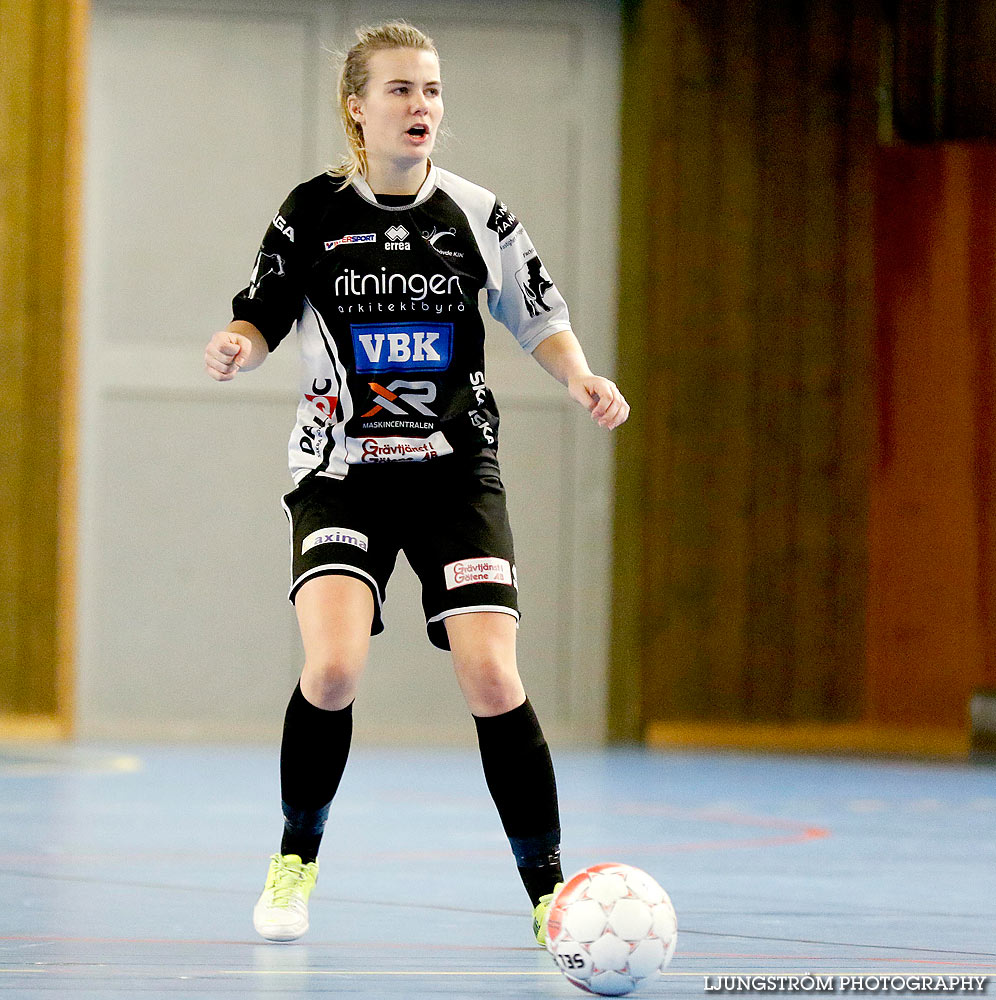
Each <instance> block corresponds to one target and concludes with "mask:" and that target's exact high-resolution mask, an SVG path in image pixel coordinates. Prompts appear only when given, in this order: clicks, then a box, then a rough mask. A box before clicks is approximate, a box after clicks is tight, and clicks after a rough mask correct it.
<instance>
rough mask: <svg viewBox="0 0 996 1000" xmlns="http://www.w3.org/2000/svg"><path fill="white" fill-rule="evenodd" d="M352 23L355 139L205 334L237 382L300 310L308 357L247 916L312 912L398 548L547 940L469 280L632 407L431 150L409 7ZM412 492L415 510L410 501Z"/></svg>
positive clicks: (548, 820) (576, 388)
mask: <svg viewBox="0 0 996 1000" xmlns="http://www.w3.org/2000/svg"><path fill="white" fill-rule="evenodd" d="M358 38H359V41H358V42H357V44H355V45H354V46H353V47H352V49H350V51H349V53H348V54H347V56H346V59H345V63H344V65H343V67H342V71H341V73H340V77H339V110H340V114H341V116H342V122H343V126H344V128H345V130H346V136H347V138H348V140H349V149H350V152H349V155H348V157H347V158H346V160H345V161H344V162H343V163H342V164H341V165H340V167H339V168H337V169H336V170H333V171H330V172H329V173H325V174H322V175H320V176H318V177H315V178H313V179H312V180H310V181H307V182H305V183H303V184H301V185H299V186H298V187H296V188H295V189H294V190H293V191H292V192H291V194H290V195H289V196H288V198H287V200H286V201H285V202H284V203H283V205H282V206H281V207H280V210H279V211H278V212H277V214H276V215H275V216H274V218H273V222H272V224H271V225H270V227H269V228H268V229H267V231H266V235H265V236H264V237H263V243H262V246H261V247H260V250H259V253H258V254H257V257H256V263H255V266H254V268H253V270H252V276H251V279H250V283H249V286H248V287H247V288H245V289H244V290H243V291H241V292H240V293H239V294H238V295H237V296H236V297H235V299H234V302H233V313H234V319H233V321H232V322H231V323H230V324H229V325H228V327H227V329H225V330H223V331H221V332H219V333H216V334H215V335H214V336H213V337H212V338H211V340H210V342H209V343H208V345H207V348H206V350H205V365H206V368H207V372H208V374H209V375H210V376H211V377H212V378H213V379H215V380H217V381H219V382H225V381H228V380H230V379H232V378H234V377H235V376H236V374H238V373H240V372H247V371H250V370H251V369H253V368H257V367H258V366H259V365H260V364H262V363H263V361H264V360H265V359H266V357H267V355H268V354H269V352H270V351H272V350H273V349H274V348H276V346H277V345H278V344H279V343H280V341H281V340H282V339H283V338H284V337H285V336H286V335H287V333H288V331H289V329H290V327H291V325H292V324H293V323H294V322H295V321H296V323H297V333H298V339H299V344H300V350H301V357H302V372H303V374H302V382H301V399H300V404H299V406H298V410H297V422H296V424H295V426H294V430H293V432H292V434H291V438H290V444H289V452H290V468H291V473H292V476H293V479H294V482H295V484H296V488H295V489H294V490H293V491H292V492H291V493H289V494H288V495H287V496H286V497H284V510H285V512H286V514H287V517H288V519H289V521H290V529H291V537H292V545H293V581H292V584H291V589H290V599H291V600H292V601H293V602H294V607H295V609H296V612H297V618H298V623H299V626H300V629H301V638H302V640H303V644H304V668H303V671H302V673H301V680H300V683H299V684H298V686H297V687H296V689H295V690H294V693H293V694H292V695H291V699H290V703H289V705H288V706H287V713H286V716H285V718H284V729H283V740H282V744H281V752H280V783H281V797H282V806H283V816H284V830H283V839H282V841H281V845H280V851H279V853H278V854H275V855H274V856H273V857H272V858H271V862H270V868H269V872H268V875H267V879H266V887H265V889H264V891H263V893H262V895H261V896H260V898H259V901H258V902H257V903H256V906H255V909H254V911H253V922H254V925H255V927H256V930H257V931H258V932H259V933H260V934H261V935H262V936H263V937H265V938H267V939H269V940H273V941H289V940H293V939H295V938H297V937H300V936H301V935H302V934H303V933H304V932H305V931H306V930H307V928H308V910H307V903H308V897H309V895H310V893H311V890H312V889H313V887H314V885H315V881H316V879H317V876H318V861H317V855H318V846H319V842H320V841H321V837H322V832H323V830H324V826H325V821H326V818H327V816H328V811H329V805H330V803H331V802H332V799H333V797H334V795H335V793H336V789H337V788H338V785H339V781H340V778H341V777H342V773H343V769H344V768H345V765H346V757H347V755H348V752H349V745H350V736H351V733H352V705H353V698H354V695H355V693H356V689H357V684H358V681H359V679H360V674H361V673H362V671H363V667H364V663H365V661H366V657H367V650H368V646H369V641H370V636H371V635H372V634H377V633H378V632H381V631H382V630H383V627H384V626H383V623H382V620H381V608H382V605H383V602H384V595H385V588H386V586H387V581H388V578H389V577H390V575H391V571H392V569H393V567H394V563H395V560H396V558H397V554H398V552H399V551H403V552H404V553H405V555H406V557H407V558H408V561H409V562H410V563H411V566H412V568H413V569H414V570H415V572H416V573H417V574H418V576H419V579H420V580H421V584H422V604H423V608H424V610H425V619H426V630H427V632H428V637H429V639H430V641H431V642H432V643H433V644H434V645H436V646H438V647H440V648H442V649H449V650H451V652H452V657H453V666H454V668H455V671H456V676H457V682H458V683H459V685H460V689H461V691H462V692H463V695H464V697H465V699H466V701H467V705H468V707H469V708H470V711H471V713H472V714H473V717H474V721H475V723H476V725H477V732H478V738H479V743H480V753H481V759H482V763H483V768H484V774H485V777H486V780H487V785H488V788H489V790H490V792H491V794H492V796H493V798H494V801H495V805H496V806H497V809H498V813H499V816H500V818H501V821H502V824H503V826H504V829H505V832H506V834H507V835H508V838H509V842H510V844H511V847H512V852H513V854H514V856H515V860H516V864H517V866H518V869H519V873H520V875H521V877H522V881H523V884H524V885H525V888H526V891H527V893H528V894H529V897H530V899H531V901H532V904H533V908H534V909H533V923H534V933H536V935H537V940H539V941H540V943H542V941H543V938H544V933H545V926H544V916H545V913H546V909H547V908H548V905H549V901H550V898H551V894H552V892H553V891H554V889H555V886H556V885H557V884H558V883H559V882H560V881H561V869H560V819H559V812H558V807H557V790H556V784H555V781H554V773H553V766H552V764H551V761H550V753H549V750H548V748H547V744H546V741H545V739H544V738H543V733H542V730H541V729H540V725H539V722H538V721H537V719H536V715H535V713H534V712H533V709H532V707H531V705H530V704H529V701H528V699H527V698H526V694H525V691H524V689H523V686H522V681H521V680H520V678H519V672H518V668H517V666H516V659H515V630H516V625H517V621H518V608H517V603H516V574H515V557H514V555H513V551H512V535H511V532H510V530H509V525H508V518H507V515H506V511H505V491H504V487H503V485H502V482H501V479H500V478H499V471H498V462H497V458H496V450H497V445H498V412H497V409H496V407H495V401H494V398H493V397H492V395H491V391H490V390H489V389H488V387H487V385H486V383H485V378H484V370H485V369H484V324H483V322H482V319H481V315H480V313H479V311H478V308H477V300H478V293H479V292H480V291H481V290H482V289H484V290H485V291H486V293H487V299H488V307H489V309H490V310H491V312H492V314H493V315H494V316H495V317H496V318H497V319H499V320H500V321H501V322H502V323H504V324H505V326H507V327H508V328H509V330H511V332H512V333H513V334H514V336H515V337H516V339H517V340H518V341H519V343H520V344H521V345H522V346H523V348H525V350H527V351H529V352H530V353H531V354H532V355H533V357H534V358H535V359H536V360H537V361H538V362H539V363H540V365H542V366H543V368H545V369H546V370H547V371H548V372H549V373H550V374H551V375H552V376H553V377H554V378H556V379H558V380H559V381H560V382H562V383H563V384H564V385H565V386H566V387H567V390H568V392H569V393H570V394H571V396H572V397H573V398H574V399H576V400H577V401H578V402H579V403H581V405H583V406H584V407H586V408H587V409H588V410H589V411H590V413H591V416H592V418H593V419H594V420H595V421H596V422H597V423H598V424H599V425H600V426H602V427H605V428H609V429H612V428H614V427H618V426H619V425H620V424H621V423H622V422H623V421H624V420H625V419H626V418H627V416H628V415H629V406H628V405H627V403H626V400H625V399H624V398H623V396H622V394H621V393H620V392H619V390H618V389H617V388H616V386H615V385H614V384H613V383H612V382H610V381H609V380H608V379H605V378H601V377H600V376H598V375H593V374H592V372H591V370H590V369H589V367H588V364H587V362H586V361H585V356H584V353H583V352H582V350H581V347H580V345H579V344H578V341H577V339H576V338H575V336H574V334H573V332H572V331H571V326H570V322H569V320H568V315H567V307H566V305H565V304H564V300H563V299H562V298H561V296H560V293H559V292H558V291H557V288H556V286H555V285H554V284H553V281H552V280H551V279H550V277H549V275H548V274H547V272H546V270H545V269H544V267H543V264H542V263H541V262H540V258H539V257H538V256H537V253H536V250H535V249H534V248H533V245H532V243H531V242H530V240H529V237H528V236H527V235H526V232H525V230H524V229H523V228H522V226H521V225H520V224H519V222H518V221H517V220H516V218H515V216H514V215H513V214H512V212H511V211H510V210H509V209H508V208H507V207H506V206H505V205H504V204H503V203H502V202H501V201H500V200H498V199H497V198H496V197H495V196H494V195H493V194H492V193H490V192H489V191H486V190H485V189H484V188H481V187H478V186H477V185H476V184H471V183H470V182H469V181H466V180H464V179H463V178H462V177H458V176H456V175H455V174H452V173H449V172H448V171H445V170H443V169H441V168H440V167H437V166H436V165H435V164H434V163H433V162H432V161H431V160H430V159H429V154H430V153H431V152H432V149H433V145H434V143H435V141H436V136H437V135H438V132H439V126H440V122H441V121H442V117H443V99H442V88H441V84H440V72H439V59H438V55H437V53H436V50H435V48H434V46H433V44H432V41H431V40H430V39H429V38H427V37H426V36H425V35H423V34H422V33H421V32H420V31H418V30H417V29H415V28H413V27H411V26H410V25H407V24H405V23H390V24H384V25H381V26H379V27H376V28H372V29H368V30H364V31H361V32H358ZM413 502H414V503H417V506H418V517H417V518H412V517H408V516H403V515H404V513H405V512H406V511H409V510H410V507H411V504H412V503H413Z"/></svg>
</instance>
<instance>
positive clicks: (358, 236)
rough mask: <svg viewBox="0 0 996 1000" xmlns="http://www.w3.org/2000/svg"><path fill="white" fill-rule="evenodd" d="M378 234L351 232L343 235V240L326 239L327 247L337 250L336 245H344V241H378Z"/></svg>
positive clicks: (327, 248)
mask: <svg viewBox="0 0 996 1000" xmlns="http://www.w3.org/2000/svg"><path fill="white" fill-rule="evenodd" d="M376 242H377V234H376V233H349V234H348V235H346V236H343V238H342V239H341V240H326V241H325V249H326V250H335V248H336V247H339V246H342V245H343V243H376Z"/></svg>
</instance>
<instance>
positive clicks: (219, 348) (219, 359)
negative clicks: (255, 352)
mask: <svg viewBox="0 0 996 1000" xmlns="http://www.w3.org/2000/svg"><path fill="white" fill-rule="evenodd" d="M251 356H252V341H251V340H250V339H249V338H248V337H246V336H243V335H242V334H241V333H232V331H231V330H219V331H218V332H217V333H216V334H215V335H214V336H213V337H212V338H211V339H210V340H209V341H208V345H207V347H206V348H204V368H205V370H206V371H207V373H208V375H210V376H211V378H213V379H214V380H215V381H216V382H230V381H231V380H232V379H233V378H235V376H236V375H237V374H238V373H239V371H240V370H241V369H243V368H245V367H246V365H248V363H249V359H250V357H251Z"/></svg>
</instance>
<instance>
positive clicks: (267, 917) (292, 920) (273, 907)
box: [252, 854, 318, 941]
mask: <svg viewBox="0 0 996 1000" xmlns="http://www.w3.org/2000/svg"><path fill="white" fill-rule="evenodd" d="M317 881H318V862H317V861H311V862H309V863H308V864H306V865H305V864H302V863H301V859H300V858H299V857H298V856H297V855H296V854H274V855H273V857H271V858H270V870H269V872H267V875H266V888H265V889H263V894H262V895H261V896H260V897H259V899H258V900H257V901H256V905H255V907H254V908H253V911H252V923H253V926H254V927H255V928H256V930H257V931H258V932H259V934H260V935H261V936H262V937H265V938H266V940H267V941H294V940H296V939H297V938H299V937H300V936H301V935H302V934H303V933H304V932H305V931H306V930H307V929H308V897H309V896H310V895H311V890H312V889H314V888H315V882H317Z"/></svg>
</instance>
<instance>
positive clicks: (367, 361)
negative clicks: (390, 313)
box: [350, 323, 453, 372]
mask: <svg viewBox="0 0 996 1000" xmlns="http://www.w3.org/2000/svg"><path fill="white" fill-rule="evenodd" d="M350 331H351V332H352V335H353V355H354V357H355V359H356V370H357V371H358V372H383V371H392V370H400V371H413V370H419V371H443V370H445V369H446V368H449V366H450V357H451V355H452V350H453V324H452V323H418V324H415V323H366V324H353V325H351V326H350Z"/></svg>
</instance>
